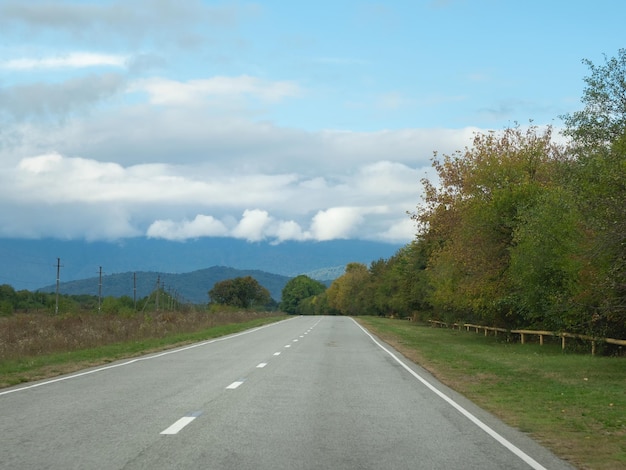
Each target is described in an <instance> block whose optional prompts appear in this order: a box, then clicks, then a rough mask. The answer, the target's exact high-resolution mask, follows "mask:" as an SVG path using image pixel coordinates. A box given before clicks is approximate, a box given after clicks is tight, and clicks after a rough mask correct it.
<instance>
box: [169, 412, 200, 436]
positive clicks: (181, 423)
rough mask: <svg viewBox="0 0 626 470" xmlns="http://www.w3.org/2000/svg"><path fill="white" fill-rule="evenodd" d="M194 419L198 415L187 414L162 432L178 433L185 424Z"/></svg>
mask: <svg viewBox="0 0 626 470" xmlns="http://www.w3.org/2000/svg"><path fill="white" fill-rule="evenodd" d="M194 419H196V416H185V417H183V418H180V419H179V420H178V421H176V422H175V423H174V424H172V425H171V426H170V427H169V428H167V429H165V430H164V431H161V434H178V433H179V432H180V430H181V429H183V428H184V427H185V426H187V425H188V424H189V423H191V422H192V421H193V420H194Z"/></svg>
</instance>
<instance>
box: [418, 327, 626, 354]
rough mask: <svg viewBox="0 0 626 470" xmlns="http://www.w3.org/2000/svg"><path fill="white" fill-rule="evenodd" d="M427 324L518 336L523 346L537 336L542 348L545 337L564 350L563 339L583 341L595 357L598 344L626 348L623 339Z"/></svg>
mask: <svg viewBox="0 0 626 470" xmlns="http://www.w3.org/2000/svg"><path fill="white" fill-rule="evenodd" d="M429 323H430V324H431V325H432V326H436V327H442V328H453V329H454V328H456V329H459V330H461V329H465V330H466V331H475V332H476V333H479V332H481V331H484V333H485V336H488V335H489V333H493V335H494V336H497V335H498V333H503V334H507V335H519V336H520V342H521V343H522V344H524V343H525V342H526V337H527V336H539V344H540V345H542V346H543V341H544V338H545V337H546V336H553V337H559V338H561V348H562V349H565V339H566V338H571V339H578V340H583V341H589V342H590V343H591V354H592V355H595V353H596V347H597V344H598V343H608V344H616V345H619V346H626V340H624V339H614V338H596V337H594V336H588V335H579V334H575V333H565V332H563V333H555V332H552V331H541V330H507V329H505V328H495V327H492V326H483V325H474V324H471V323H463V324H460V323H446V322H442V321H437V320H429Z"/></svg>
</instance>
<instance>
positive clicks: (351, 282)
mask: <svg viewBox="0 0 626 470" xmlns="http://www.w3.org/2000/svg"><path fill="white" fill-rule="evenodd" d="M369 281H370V274H369V271H368V270H367V266H365V265H364V264H361V263H349V264H348V265H347V266H346V272H345V274H344V275H343V276H341V277H339V278H338V279H335V280H334V281H333V283H332V284H331V285H330V287H329V288H328V290H327V291H326V295H327V298H328V306H329V307H330V308H331V309H334V310H336V311H338V312H339V313H340V314H342V315H364V314H367V313H371V311H370V309H369V308H368V307H369V306H370V305H371V304H370V303H369V302H368V300H369V298H368V296H369V294H370V291H369Z"/></svg>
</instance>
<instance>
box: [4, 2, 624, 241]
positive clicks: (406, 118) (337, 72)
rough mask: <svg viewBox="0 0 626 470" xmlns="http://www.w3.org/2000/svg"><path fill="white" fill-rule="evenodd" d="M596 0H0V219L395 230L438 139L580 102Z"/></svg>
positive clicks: (339, 233)
mask: <svg viewBox="0 0 626 470" xmlns="http://www.w3.org/2000/svg"><path fill="white" fill-rule="evenodd" d="M625 17H626V4H623V3H622V2H615V1H609V0H598V1H594V2H583V1H564V0H563V1H559V0H555V1H538V0H537V1H536V0H531V1H526V2H513V1H503V0H500V1H497V0H423V1H420V0H412V1H400V0H399V1H389V2H368V1H356V0H354V1H352V0H335V1H331V2H327V1H317V2H294V1H278V0H275V1H259V2H245V1H237V2H230V1H225V2H214V1H199V0H187V1H184V2H183V1H176V0H136V1H132V2H128V1H121V0H120V1H116V0H115V1H68V0H64V1H39V0H32V1H29V2H23V1H18V0H0V30H1V31H2V35H1V37H2V41H1V42H0V124H1V126H0V217H1V218H2V221H3V223H2V224H0V237H5V238H7V237H11V238H40V237H55V238H62V239H87V240H96V239H102V240H119V239H123V238H127V237H141V236H148V237H155V238H165V239H170V240H186V239H189V238H198V237H211V236H229V237H236V238H241V239H245V240H249V241H261V240H264V241H269V242H272V243H280V242H282V241H285V240H303V241H305V240H330V239H338V238H364V239H370V240H382V241H389V242H394V243H405V242H408V241H410V240H411V239H412V238H413V235H414V233H415V227H414V226H413V225H412V222H411V221H410V219H409V218H408V217H407V215H406V211H411V210H413V209H414V208H415V206H417V205H418V204H419V203H420V196H421V192H422V187H421V184H420V179H421V178H422V177H424V176H428V177H431V178H432V176H433V174H432V170H431V169H430V159H431V157H432V155H433V152H434V151H437V152H439V153H451V152H453V151H455V150H457V149H462V148H463V147H464V146H465V145H467V144H469V143H470V141H471V137H472V135H473V133H474V132H483V131H487V130H490V129H495V130H500V129H503V128H505V127H506V126H510V125H513V124H514V123H515V122H519V123H521V124H526V123H528V122H529V120H533V121H534V123H536V124H539V125H544V124H552V125H554V126H555V127H556V128H558V127H559V126H560V125H561V121H560V119H559V116H560V115H562V114H565V113H568V112H573V111H575V110H578V109H580V107H581V104H580V97H581V96H582V91H583V86H584V82H583V78H584V76H585V75H586V74H587V72H588V70H587V68H586V67H585V66H584V65H583V64H582V62H581V61H582V59H583V58H586V59H589V60H591V61H592V62H593V63H595V64H601V63H603V61H604V54H606V55H607V56H608V57H612V56H615V55H616V54H617V51H618V49H619V48H622V47H625V44H624V34H623V19H624V18H625Z"/></svg>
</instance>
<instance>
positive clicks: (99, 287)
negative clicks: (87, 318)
mask: <svg viewBox="0 0 626 470" xmlns="http://www.w3.org/2000/svg"><path fill="white" fill-rule="evenodd" d="M101 310H102V266H100V280H99V281H98V313H100V311H101Z"/></svg>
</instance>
